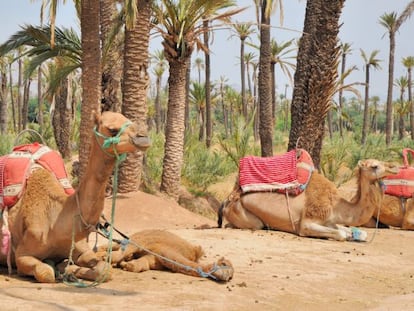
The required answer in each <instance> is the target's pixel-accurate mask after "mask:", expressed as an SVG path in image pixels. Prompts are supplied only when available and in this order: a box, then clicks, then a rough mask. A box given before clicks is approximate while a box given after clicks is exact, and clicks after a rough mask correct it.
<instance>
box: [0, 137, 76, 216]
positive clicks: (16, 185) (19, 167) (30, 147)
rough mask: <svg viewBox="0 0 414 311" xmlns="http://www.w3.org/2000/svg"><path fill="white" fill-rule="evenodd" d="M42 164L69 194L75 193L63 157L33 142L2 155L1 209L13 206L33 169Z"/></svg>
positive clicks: (0, 163)
mask: <svg viewBox="0 0 414 311" xmlns="http://www.w3.org/2000/svg"><path fill="white" fill-rule="evenodd" d="M36 165H38V166H39V165H40V166H42V167H43V168H45V169H47V170H48V171H50V172H52V173H53V174H54V176H55V177H56V179H57V180H58V181H59V182H60V184H61V185H62V187H63V188H64V190H65V192H66V193H67V194H72V193H74V191H75V190H74V189H73V188H72V185H71V184H70V182H69V179H68V175H67V173H66V169H65V165H64V163H63V159H62V157H61V156H60V154H59V153H58V152H57V151H54V150H52V149H50V148H49V147H48V146H45V145H42V144H39V143H37V142H36V143H32V144H25V145H20V146H16V147H14V148H13V150H12V152H11V153H10V154H8V155H4V156H2V157H0V211H1V210H3V209H4V208H5V207H8V208H10V207H12V206H13V205H14V204H16V202H17V201H18V200H19V199H20V197H21V196H22V194H23V190H24V188H25V185H26V181H27V178H28V177H29V176H30V173H31V171H32V169H33V168H34V167H35V166H36Z"/></svg>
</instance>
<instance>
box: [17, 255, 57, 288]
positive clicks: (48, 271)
mask: <svg viewBox="0 0 414 311" xmlns="http://www.w3.org/2000/svg"><path fill="white" fill-rule="evenodd" d="M16 266H17V272H18V273H19V274H20V275H31V276H33V277H34V278H35V279H36V281H38V282H40V283H55V281H56V279H55V270H54V269H53V268H52V267H51V266H50V265H48V264H46V263H44V262H42V261H40V260H39V259H37V258H35V257H33V256H19V257H16Z"/></svg>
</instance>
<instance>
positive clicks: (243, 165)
mask: <svg viewBox="0 0 414 311" xmlns="http://www.w3.org/2000/svg"><path fill="white" fill-rule="evenodd" d="M313 170H314V165H313V161H312V158H311V157H310V155H309V153H308V152H306V151H305V150H303V149H293V150H291V151H288V152H286V153H284V154H282V155H277V156H274V157H257V156H247V157H244V158H242V159H240V163H239V185H240V188H241V189H242V192H244V193H245V192H252V191H278V192H282V193H285V192H288V193H290V194H294V195H297V194H299V193H301V192H302V191H303V190H304V189H305V186H306V184H307V182H308V181H309V178H310V176H311V174H312V171H313Z"/></svg>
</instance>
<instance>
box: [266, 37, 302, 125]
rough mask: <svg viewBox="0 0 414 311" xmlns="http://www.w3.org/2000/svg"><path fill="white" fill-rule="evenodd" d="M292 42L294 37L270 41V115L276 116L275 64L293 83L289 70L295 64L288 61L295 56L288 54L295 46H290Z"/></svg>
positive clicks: (293, 67)
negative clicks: (286, 39) (280, 40)
mask: <svg viewBox="0 0 414 311" xmlns="http://www.w3.org/2000/svg"><path fill="white" fill-rule="evenodd" d="M293 43H294V39H292V40H289V41H286V42H282V43H280V44H279V43H277V41H276V40H275V39H272V40H271V42H270V49H271V53H272V56H271V74H272V116H273V118H275V117H276V65H279V67H280V69H281V70H282V72H283V73H284V74H285V75H286V76H287V77H288V78H289V81H291V82H292V83H293V78H292V74H291V73H290V70H291V69H292V70H294V69H295V68H296V67H295V64H293V63H291V62H289V60H290V59H292V58H295V57H294V56H290V53H291V52H292V51H294V50H295V49H296V48H291V46H292V44H293Z"/></svg>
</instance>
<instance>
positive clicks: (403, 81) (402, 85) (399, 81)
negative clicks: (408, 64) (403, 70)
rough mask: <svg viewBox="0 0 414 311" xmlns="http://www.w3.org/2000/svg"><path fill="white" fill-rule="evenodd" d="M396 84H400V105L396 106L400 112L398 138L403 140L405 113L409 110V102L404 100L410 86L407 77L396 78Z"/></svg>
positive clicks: (398, 112)
mask: <svg viewBox="0 0 414 311" xmlns="http://www.w3.org/2000/svg"><path fill="white" fill-rule="evenodd" d="M395 86H398V87H399V89H400V98H399V100H398V105H397V107H396V109H395V110H396V113H397V114H398V139H399V140H401V139H403V137H404V132H405V121H404V118H405V115H406V114H407V112H409V108H410V107H409V105H408V102H406V101H405V100H404V95H405V91H406V89H407V87H408V79H407V77H400V78H399V79H397V80H395Z"/></svg>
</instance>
